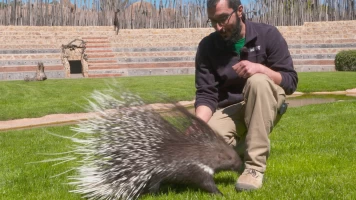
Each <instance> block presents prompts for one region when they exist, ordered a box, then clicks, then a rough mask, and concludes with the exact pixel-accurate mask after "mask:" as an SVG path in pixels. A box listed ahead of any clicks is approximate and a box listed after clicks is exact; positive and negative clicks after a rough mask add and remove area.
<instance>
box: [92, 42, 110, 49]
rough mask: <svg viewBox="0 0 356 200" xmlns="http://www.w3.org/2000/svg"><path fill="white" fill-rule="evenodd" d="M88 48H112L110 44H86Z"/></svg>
mask: <svg viewBox="0 0 356 200" xmlns="http://www.w3.org/2000/svg"><path fill="white" fill-rule="evenodd" d="M86 47H87V48H91V49H93V48H108V47H111V44H110V43H100V44H86Z"/></svg>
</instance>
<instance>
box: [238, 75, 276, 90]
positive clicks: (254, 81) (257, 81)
mask: <svg viewBox="0 0 356 200" xmlns="http://www.w3.org/2000/svg"><path fill="white" fill-rule="evenodd" d="M272 85H273V81H272V80H271V79H270V78H269V77H268V76H267V75H265V74H254V75H253V76H251V77H250V78H248V79H247V81H246V86H245V91H246V90H247V89H249V90H253V91H261V92H264V91H266V89H267V90H268V89H269V90H271V89H272V88H271V86H272Z"/></svg>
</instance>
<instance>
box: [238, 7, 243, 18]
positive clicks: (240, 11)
mask: <svg viewBox="0 0 356 200" xmlns="http://www.w3.org/2000/svg"><path fill="white" fill-rule="evenodd" d="M243 10H244V7H243V6H242V5H239V7H237V16H238V17H239V18H241V17H242V12H243Z"/></svg>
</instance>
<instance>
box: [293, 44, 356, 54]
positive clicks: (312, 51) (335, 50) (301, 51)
mask: <svg viewBox="0 0 356 200" xmlns="http://www.w3.org/2000/svg"><path fill="white" fill-rule="evenodd" d="M347 50H356V45H355V47H354V48H310V49H289V52H290V53H291V54H292V55H305V54H313V55H314V54H322V55H332V54H337V53H338V52H340V51H347Z"/></svg>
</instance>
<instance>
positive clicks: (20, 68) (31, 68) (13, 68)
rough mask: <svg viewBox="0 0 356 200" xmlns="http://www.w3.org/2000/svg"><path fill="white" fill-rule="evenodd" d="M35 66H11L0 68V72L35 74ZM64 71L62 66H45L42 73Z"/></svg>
mask: <svg viewBox="0 0 356 200" xmlns="http://www.w3.org/2000/svg"><path fill="white" fill-rule="evenodd" d="M36 70H37V65H13V66H0V72H24V71H27V72H35V71H36ZM53 70H54V71H55V70H64V66H63V65H47V66H45V68H44V71H45V73H46V71H53Z"/></svg>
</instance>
